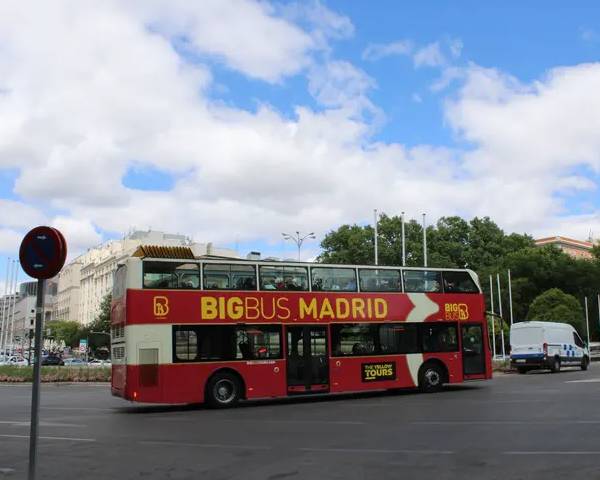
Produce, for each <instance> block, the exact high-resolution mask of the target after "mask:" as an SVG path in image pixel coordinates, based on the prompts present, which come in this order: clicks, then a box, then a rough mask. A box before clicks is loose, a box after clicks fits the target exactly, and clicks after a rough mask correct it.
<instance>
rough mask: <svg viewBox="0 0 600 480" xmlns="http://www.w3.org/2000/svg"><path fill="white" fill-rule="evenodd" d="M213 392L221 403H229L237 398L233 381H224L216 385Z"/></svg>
mask: <svg viewBox="0 0 600 480" xmlns="http://www.w3.org/2000/svg"><path fill="white" fill-rule="evenodd" d="M213 392H214V394H215V398H216V399H217V400H218V401H219V402H220V403H229V402H231V401H232V400H233V399H234V397H235V385H234V384H233V382H232V381H231V380H227V379H222V380H219V381H218V382H217V383H216V384H215V388H214V389H213Z"/></svg>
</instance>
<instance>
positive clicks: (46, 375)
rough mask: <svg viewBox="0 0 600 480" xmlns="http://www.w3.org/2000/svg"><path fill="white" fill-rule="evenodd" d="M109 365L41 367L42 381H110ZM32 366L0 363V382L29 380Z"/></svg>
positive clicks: (31, 374)
mask: <svg viewBox="0 0 600 480" xmlns="http://www.w3.org/2000/svg"><path fill="white" fill-rule="evenodd" d="M110 375H111V367H42V375H41V380H42V382H110ZM31 381H33V367H16V366H11V365H0V382H31Z"/></svg>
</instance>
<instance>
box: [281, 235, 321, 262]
mask: <svg viewBox="0 0 600 480" xmlns="http://www.w3.org/2000/svg"><path fill="white" fill-rule="evenodd" d="M281 235H283V239H284V240H291V241H292V242H294V243H295V244H296V246H297V247H298V261H300V249H301V248H302V244H303V243H304V240H307V239H309V238H311V239H315V238H317V237H315V234H314V233H313V232H310V233H309V234H307V235H304V236H301V235H300V232H298V231H297V232H296V235H290V234H289V233H282V234H281Z"/></svg>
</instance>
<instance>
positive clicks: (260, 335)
mask: <svg viewBox="0 0 600 480" xmlns="http://www.w3.org/2000/svg"><path fill="white" fill-rule="evenodd" d="M236 345H237V352H236V359H238V360H239V359H243V360H258V359H263V358H281V328H280V327H278V326H276V325H244V326H242V327H238V328H237V330H236Z"/></svg>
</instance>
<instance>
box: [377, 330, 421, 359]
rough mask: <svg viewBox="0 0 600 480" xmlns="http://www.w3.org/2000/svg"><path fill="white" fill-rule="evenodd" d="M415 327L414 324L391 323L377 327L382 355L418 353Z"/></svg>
mask: <svg viewBox="0 0 600 480" xmlns="http://www.w3.org/2000/svg"><path fill="white" fill-rule="evenodd" d="M417 338H418V335H417V326H416V325H415V324H414V323H408V324H406V323H392V324H385V325H381V326H380V327H379V342H380V345H381V353H382V354H391V353H418V352H419V351H420V349H419V342H418V340H417Z"/></svg>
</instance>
